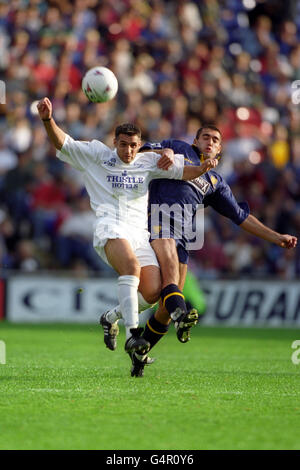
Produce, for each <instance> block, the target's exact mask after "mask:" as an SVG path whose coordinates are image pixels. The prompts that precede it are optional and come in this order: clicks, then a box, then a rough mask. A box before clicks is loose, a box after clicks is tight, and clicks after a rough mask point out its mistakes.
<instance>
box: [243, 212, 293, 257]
mask: <svg viewBox="0 0 300 470" xmlns="http://www.w3.org/2000/svg"><path fill="white" fill-rule="evenodd" d="M240 227H242V228H243V229H244V230H246V232H249V233H251V234H252V235H256V236H257V237H260V238H262V239H264V240H267V241H268V242H271V243H275V244H276V245H278V246H280V247H281V248H288V249H290V248H295V247H296V245H297V237H295V236H293V235H287V234H285V235H283V234H281V233H277V232H275V231H274V230H272V229H270V228H269V227H267V226H266V225H264V224H263V223H262V222H260V221H259V220H258V219H257V218H256V217H254V216H253V215H251V214H250V215H249V216H248V217H247V219H245V220H244V222H242V223H241V225H240Z"/></svg>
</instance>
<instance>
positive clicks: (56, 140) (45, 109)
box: [37, 98, 66, 150]
mask: <svg viewBox="0 0 300 470" xmlns="http://www.w3.org/2000/svg"><path fill="white" fill-rule="evenodd" d="M37 109H38V112H39V115H40V118H41V120H42V121H43V123H44V126H45V129H46V132H47V134H48V137H49V139H50V140H51V142H52V144H53V145H54V147H55V148H57V150H61V148H62V146H63V144H64V141H65V137H66V134H65V132H64V131H63V130H62V129H60V127H58V125H57V124H56V122H55V121H54V119H53V117H52V103H51V101H50V100H49V98H43V99H42V100H40V101H39V102H38V104H37Z"/></svg>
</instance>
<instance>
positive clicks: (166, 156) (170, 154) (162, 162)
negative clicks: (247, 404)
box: [157, 149, 174, 170]
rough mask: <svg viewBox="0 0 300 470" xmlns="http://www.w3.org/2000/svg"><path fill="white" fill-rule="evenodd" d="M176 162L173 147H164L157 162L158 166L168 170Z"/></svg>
mask: <svg viewBox="0 0 300 470" xmlns="http://www.w3.org/2000/svg"><path fill="white" fill-rule="evenodd" d="M173 163H174V151H173V150H172V149H164V150H163V151H162V153H161V157H160V159H159V160H158V162H157V167H158V168H160V169H161V170H168V169H169V168H170V166H172V165H173Z"/></svg>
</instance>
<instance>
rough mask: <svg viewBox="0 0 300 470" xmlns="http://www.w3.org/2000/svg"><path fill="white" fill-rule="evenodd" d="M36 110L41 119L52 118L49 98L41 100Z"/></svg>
mask: <svg viewBox="0 0 300 470" xmlns="http://www.w3.org/2000/svg"><path fill="white" fill-rule="evenodd" d="M37 109H38V112H39V115H40V118H41V119H49V118H51V116H52V103H51V101H50V100H49V98H43V99H42V100H40V101H39V102H38V104H37Z"/></svg>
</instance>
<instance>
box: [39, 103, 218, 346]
mask: <svg viewBox="0 0 300 470" xmlns="http://www.w3.org/2000/svg"><path fill="white" fill-rule="evenodd" d="M37 108H38V112H39V115H40V118H41V119H42V121H43V123H44V126H45V129H46V131H47V134H48V137H49V139H50V141H51V142H52V143H53V145H54V146H55V147H56V149H57V157H58V158H59V159H61V160H62V161H64V162H67V163H69V164H70V165H72V166H73V167H74V168H76V169H77V170H79V171H81V172H82V173H83V178H84V182H85V187H86V190H87V192H88V194H89V197H90V203H91V207H92V209H93V211H94V212H95V214H96V224H95V230H94V242H93V244H94V248H95V250H96V252H97V253H98V254H99V256H101V258H102V259H103V260H104V261H105V262H106V263H108V264H109V265H110V266H112V267H113V268H114V269H115V271H116V272H117V273H118V274H119V278H118V298H119V302H120V309H119V310H120V312H121V316H122V318H123V320H124V324H125V330H126V342H125V351H126V352H127V353H129V355H131V354H133V353H134V352H136V353H138V354H141V355H143V354H146V353H147V352H148V350H149V348H150V344H149V342H147V341H146V340H144V339H143V338H141V337H140V335H141V332H142V329H141V328H138V323H139V321H138V313H139V311H142V310H145V309H146V308H147V307H149V306H150V305H151V304H154V303H155V302H156V301H157V300H158V299H159V296H160V291H161V278H160V269H159V265H158V262H157V259H156V255H155V253H154V251H153V249H152V247H151V245H150V243H149V232H148V231H147V201H148V186H149V183H150V181H151V180H152V179H156V178H172V179H184V180H189V179H194V178H197V177H199V176H200V175H201V174H203V173H205V172H206V171H208V170H209V169H211V168H214V167H215V166H216V165H217V164H218V162H217V160H213V159H211V160H206V161H205V162H204V163H203V164H202V165H200V166H184V157H183V156H182V155H175V156H174V158H173V159H171V158H170V157H168V156H160V155H159V154H157V153H155V152H147V153H138V150H139V148H140V146H141V131H140V129H139V128H138V127H136V126H135V125H133V124H123V125H121V126H118V127H117V128H116V130H115V139H114V145H115V149H114V150H111V149H110V148H109V147H107V146H106V145H105V144H103V143H102V142H100V141H98V140H92V141H91V142H86V141H75V140H73V139H72V138H71V137H70V136H69V135H67V134H66V133H65V132H64V131H63V130H62V129H60V128H59V127H58V126H57V124H56V123H55V120H54V119H53V117H52V104H51V101H50V100H49V99H48V98H43V99H42V100H41V101H39V103H38V105H37ZM171 295H177V294H176V292H174V294H173V293H172V294H171ZM170 313H171V312H170ZM111 315H112V316H114V312H111ZM115 315H116V316H115V317H114V318H112V317H110V318H106V316H105V314H104V315H103V317H102V318H101V320H100V322H101V324H102V326H103V329H104V341H105V344H106V345H107V347H109V348H110V349H115V347H116V336H117V333H118V326H117V320H118V319H119V318H120V317H118V315H119V313H118V312H117V311H116V312H115ZM183 320H184V319H183ZM183 323H184V322H183Z"/></svg>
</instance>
